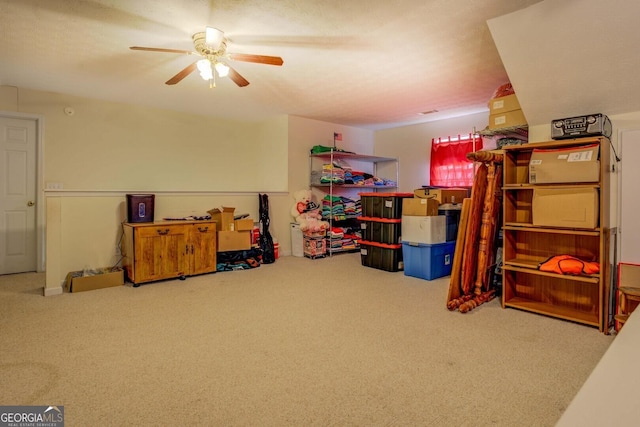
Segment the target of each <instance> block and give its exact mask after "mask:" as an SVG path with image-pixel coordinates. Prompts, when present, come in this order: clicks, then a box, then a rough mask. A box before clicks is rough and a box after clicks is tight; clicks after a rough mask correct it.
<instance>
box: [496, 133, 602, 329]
mask: <svg viewBox="0 0 640 427" xmlns="http://www.w3.org/2000/svg"><path fill="white" fill-rule="evenodd" d="M589 144H599V153H600V178H599V181H598V182H594V183H569V184H567V183H563V184H531V183H529V161H530V159H531V155H532V152H533V150H534V149H537V148H541V149H559V148H571V147H576V148H579V147H581V146H585V145H589ZM609 147H610V142H609V140H608V139H607V138H605V137H591V138H580V139H571V140H563V141H549V142H542V143H532V144H525V145H512V146H505V147H504V148H503V149H504V164H503V167H504V169H503V181H504V182H503V187H502V190H503V278H502V280H503V289H502V306H503V308H507V307H509V308H516V309H519V310H525V311H530V312H532V313H538V314H543V315H547V316H552V317H556V318H559V319H565V320H569V321H573V322H578V323H582V324H586V325H590V326H595V327H598V328H599V330H600V331H601V332H604V333H608V331H609V328H610V326H611V325H610V324H609V304H608V301H609V296H610V292H611V289H610V282H611V281H610V278H609V276H610V271H611V270H610V269H611V266H610V260H609V252H610V247H609V236H610V229H609V199H610V197H609V167H610V166H609ZM559 187H562V188H574V189H595V190H596V191H597V193H598V205H599V206H598V210H599V222H598V226H597V227H596V228H593V229H581V228H563V227H542V226H534V225H533V224H534V221H533V215H534V213H533V195H534V192H535V190H536V189H549V188H559ZM562 254H568V255H572V256H575V257H578V258H580V259H584V260H596V261H598V262H599V264H600V273H599V274H594V275H578V276H572V275H563V274H555V273H549V272H543V271H540V270H539V269H538V266H539V264H540V263H541V262H543V261H545V260H547V259H549V258H550V257H552V256H555V255H562Z"/></svg>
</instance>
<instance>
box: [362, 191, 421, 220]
mask: <svg viewBox="0 0 640 427" xmlns="http://www.w3.org/2000/svg"><path fill="white" fill-rule="evenodd" d="M359 196H360V202H361V204H362V216H367V217H377V218H388V219H400V218H401V217H402V199H405V198H413V193H359Z"/></svg>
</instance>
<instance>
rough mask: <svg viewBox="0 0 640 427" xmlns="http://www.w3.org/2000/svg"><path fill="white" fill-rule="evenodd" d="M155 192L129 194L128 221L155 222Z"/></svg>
mask: <svg viewBox="0 0 640 427" xmlns="http://www.w3.org/2000/svg"><path fill="white" fill-rule="evenodd" d="M155 198H156V196H155V194H127V221H128V222H153V215H154V212H153V211H154V207H155Z"/></svg>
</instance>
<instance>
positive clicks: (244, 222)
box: [209, 207, 253, 252]
mask: <svg viewBox="0 0 640 427" xmlns="http://www.w3.org/2000/svg"><path fill="white" fill-rule="evenodd" d="M235 210H236V208H231V207H221V208H215V209H211V210H210V211H209V214H210V215H211V219H212V220H213V221H215V222H216V231H217V239H218V240H217V252H229V251H243V250H248V249H251V233H252V232H253V219H251V218H242V219H234V212H235Z"/></svg>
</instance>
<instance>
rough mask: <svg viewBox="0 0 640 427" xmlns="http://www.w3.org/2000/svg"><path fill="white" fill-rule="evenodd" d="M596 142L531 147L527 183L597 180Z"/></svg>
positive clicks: (598, 148) (597, 152)
mask: <svg viewBox="0 0 640 427" xmlns="http://www.w3.org/2000/svg"><path fill="white" fill-rule="evenodd" d="M599 154H600V147H599V145H598V144H590V145H583V146H581V147H568V148H560V149H551V150H545V149H535V148H534V149H533V151H532V153H531V159H530V160H529V183H531V184H555V183H564V182H599V181H600V159H599V157H600V156H599Z"/></svg>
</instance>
